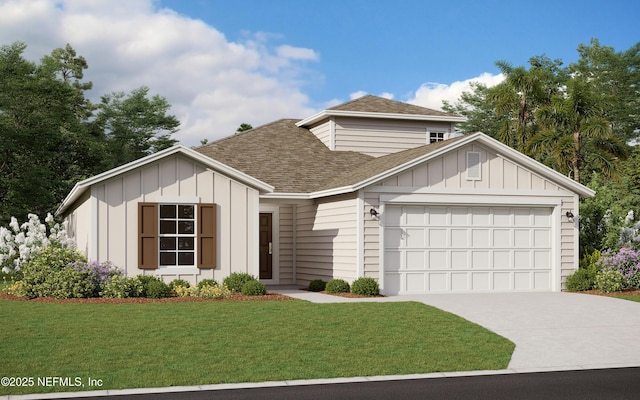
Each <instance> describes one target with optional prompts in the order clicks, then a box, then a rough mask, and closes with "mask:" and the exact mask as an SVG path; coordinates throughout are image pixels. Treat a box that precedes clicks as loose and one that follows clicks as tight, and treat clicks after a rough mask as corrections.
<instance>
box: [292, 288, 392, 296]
mask: <svg viewBox="0 0 640 400" xmlns="http://www.w3.org/2000/svg"><path fill="white" fill-rule="evenodd" d="M300 290H305V291H307V292H311V290H309V289H307V288H301V289H300ZM314 293H321V294H328V295H329V296H340V297H349V298H353V299H368V298H371V297H385V296H383V295H381V294H379V295H377V296H363V295H360V294H354V293H329V292H327V291H326V290H323V291H321V292H314Z"/></svg>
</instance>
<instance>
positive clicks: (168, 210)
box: [160, 204, 176, 218]
mask: <svg viewBox="0 0 640 400" xmlns="http://www.w3.org/2000/svg"><path fill="white" fill-rule="evenodd" d="M175 217H176V206H174V205H173V204H171V205H169V204H160V218H175Z"/></svg>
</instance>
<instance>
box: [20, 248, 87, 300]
mask: <svg viewBox="0 0 640 400" xmlns="http://www.w3.org/2000/svg"><path fill="white" fill-rule="evenodd" d="M77 261H83V262H86V258H85V257H84V256H83V255H82V254H80V253H79V252H78V251H77V250H73V249H70V248H67V247H60V246H56V245H52V246H48V247H46V248H45V249H43V250H42V251H40V252H39V253H38V254H37V255H35V256H34V257H32V258H31V259H30V260H29V261H28V262H27V263H25V264H24V266H23V267H22V270H21V272H22V279H23V280H24V282H25V284H26V286H27V288H28V290H27V293H25V296H26V297H29V298H34V297H38V296H51V295H52V294H51V289H50V284H49V285H48V286H49V287H47V284H45V282H46V281H47V278H49V276H50V275H51V274H52V273H55V272H59V271H62V270H63V269H64V268H65V267H66V266H67V264H70V263H74V262H77ZM51 279H54V278H51ZM55 279H57V278H55ZM42 285H44V286H42ZM41 286H42V287H41Z"/></svg>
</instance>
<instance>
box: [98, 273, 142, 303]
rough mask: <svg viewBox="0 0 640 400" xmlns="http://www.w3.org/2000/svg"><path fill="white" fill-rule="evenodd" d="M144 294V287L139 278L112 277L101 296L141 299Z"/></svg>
mask: <svg viewBox="0 0 640 400" xmlns="http://www.w3.org/2000/svg"><path fill="white" fill-rule="evenodd" d="M143 292H144V286H143V284H142V282H141V281H140V279H139V277H133V278H130V277H127V276H123V275H115V276H112V277H111V279H110V280H109V282H107V283H106V284H105V285H104V287H103V289H102V291H101V292H100V296H102V297H111V298H119V299H123V298H126V297H140V296H141V295H142V293H143Z"/></svg>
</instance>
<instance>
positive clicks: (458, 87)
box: [407, 72, 504, 110]
mask: <svg viewBox="0 0 640 400" xmlns="http://www.w3.org/2000/svg"><path fill="white" fill-rule="evenodd" d="M503 79H504V76H503V75H502V74H498V75H492V74H489V73H486V72H485V73H483V74H481V75H480V76H478V77H476V78H471V79H466V80H464V81H456V82H453V83H452V84H450V85H445V84H442V83H433V82H428V83H425V84H422V85H421V86H420V88H418V90H416V92H415V94H414V95H413V98H411V99H409V100H408V101H407V103H411V104H415V105H418V106H422V107H427V108H431V109H434V110H442V101H443V100H447V101H448V102H450V103H454V102H455V101H456V100H458V99H459V98H460V95H462V92H470V91H471V82H481V83H484V84H485V85H487V86H488V87H491V86H495V85H497V84H498V83H500V82H502V80H503Z"/></svg>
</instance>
